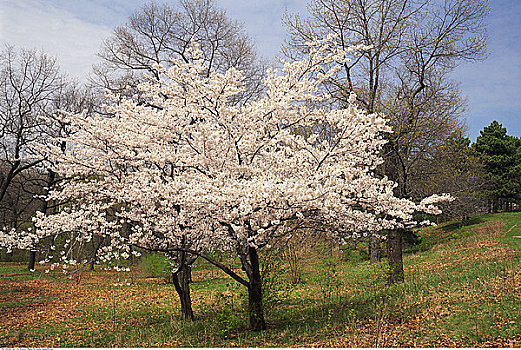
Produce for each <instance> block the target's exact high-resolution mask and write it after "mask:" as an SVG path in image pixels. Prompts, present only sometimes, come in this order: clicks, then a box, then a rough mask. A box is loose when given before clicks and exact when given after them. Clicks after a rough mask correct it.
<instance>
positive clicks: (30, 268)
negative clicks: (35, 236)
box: [27, 249, 36, 271]
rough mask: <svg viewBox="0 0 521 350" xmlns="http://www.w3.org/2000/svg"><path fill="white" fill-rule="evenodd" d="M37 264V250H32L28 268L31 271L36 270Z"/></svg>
mask: <svg viewBox="0 0 521 350" xmlns="http://www.w3.org/2000/svg"><path fill="white" fill-rule="evenodd" d="M35 263H36V250H35V249H31V251H30V252H29V264H28V265H27V268H28V269H29V271H33V270H34V264H35Z"/></svg>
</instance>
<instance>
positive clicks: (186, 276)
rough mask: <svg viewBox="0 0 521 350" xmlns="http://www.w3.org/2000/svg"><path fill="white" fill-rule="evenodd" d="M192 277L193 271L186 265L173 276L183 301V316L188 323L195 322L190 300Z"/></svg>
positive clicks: (176, 288) (180, 298)
mask: <svg viewBox="0 0 521 350" xmlns="http://www.w3.org/2000/svg"><path fill="white" fill-rule="evenodd" d="M190 275H191V269H190V267H189V266H188V265H184V266H183V267H182V268H181V269H180V270H179V271H178V272H176V273H173V274H172V281H173V283H174V286H175V290H176V292H177V294H178V295H179V300H180V301H181V315H182V317H183V319H184V320H186V321H193V320H194V312H193V310H192V299H191V298H190Z"/></svg>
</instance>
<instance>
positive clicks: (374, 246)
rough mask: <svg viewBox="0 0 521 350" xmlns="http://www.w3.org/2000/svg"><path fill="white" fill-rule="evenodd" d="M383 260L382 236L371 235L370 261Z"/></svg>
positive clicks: (372, 262) (377, 261) (373, 262)
mask: <svg viewBox="0 0 521 350" xmlns="http://www.w3.org/2000/svg"><path fill="white" fill-rule="evenodd" d="M381 260H382V247H381V245H380V238H378V237H374V236H371V238H370V239H369V262H370V263H371V264H376V263H379V262H380V261H381Z"/></svg>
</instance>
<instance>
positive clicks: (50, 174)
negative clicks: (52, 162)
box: [27, 169, 56, 270]
mask: <svg viewBox="0 0 521 350" xmlns="http://www.w3.org/2000/svg"><path fill="white" fill-rule="evenodd" d="M55 178H56V173H55V172H54V171H52V170H50V169H48V170H47V184H46V188H47V189H46V193H45V195H48V194H49V191H50V189H51V186H52V185H54V180H55ZM48 209H49V203H48V202H47V200H46V199H44V200H43V201H42V206H41V208H40V211H41V212H42V213H44V214H47V210H48ZM36 252H37V249H36V246H33V249H31V252H30V253H29V264H28V266H27V268H28V269H29V270H34V264H35V263H36Z"/></svg>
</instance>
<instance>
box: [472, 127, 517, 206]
mask: <svg viewBox="0 0 521 350" xmlns="http://www.w3.org/2000/svg"><path fill="white" fill-rule="evenodd" d="M473 148H474V150H475V152H476V153H477V154H478V155H479V157H480V159H481V161H482V162H483V165H484V167H485V172H486V178H487V183H486V185H485V186H484V190H483V191H482V195H483V196H484V197H485V198H486V199H488V200H489V203H490V209H491V211H493V212H497V211H498V210H500V209H504V210H510V209H512V204H513V202H516V201H518V200H519V199H520V190H521V181H520V180H521V179H520V176H519V174H520V171H521V139H519V138H517V137H514V136H510V135H507V130H506V128H504V127H503V126H502V125H501V124H499V123H498V122H497V121H493V122H492V123H491V124H490V125H489V126H487V127H485V128H484V129H483V130H482V131H481V132H480V136H478V138H477V140H476V142H475V143H474V145H473Z"/></svg>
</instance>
